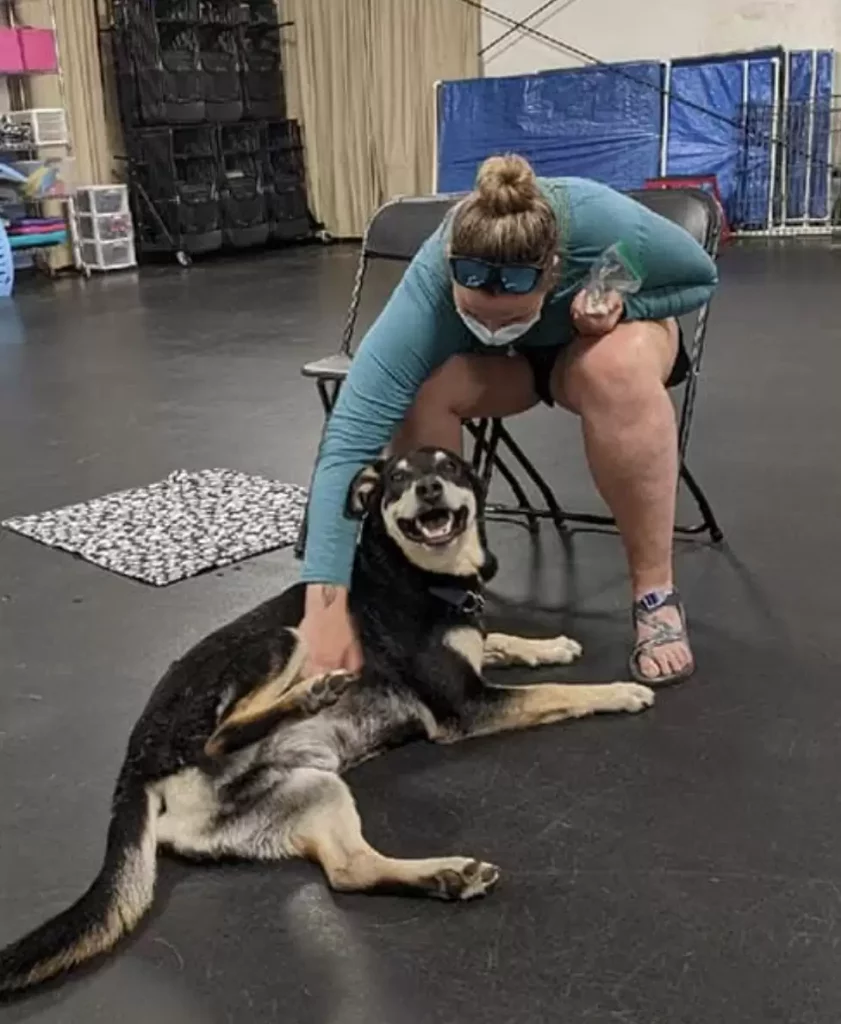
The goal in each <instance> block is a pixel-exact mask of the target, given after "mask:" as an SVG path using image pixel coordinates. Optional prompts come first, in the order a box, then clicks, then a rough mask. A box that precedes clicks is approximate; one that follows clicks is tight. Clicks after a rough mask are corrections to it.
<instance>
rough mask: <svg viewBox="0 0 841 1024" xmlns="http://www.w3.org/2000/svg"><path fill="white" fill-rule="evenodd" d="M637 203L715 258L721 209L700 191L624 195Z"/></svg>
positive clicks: (664, 190)
mask: <svg viewBox="0 0 841 1024" xmlns="http://www.w3.org/2000/svg"><path fill="white" fill-rule="evenodd" d="M627 194H628V195H629V196H630V197H631V198H632V199H636V201H637V202H638V203H641V204H642V205H643V206H645V207H647V208H648V209H649V210H652V211H653V212H654V213H659V214H660V216H661V217H665V218H666V220H671V221H674V223H675V224H679V225H680V226H681V227H682V228H683V229H684V230H685V231H688V232H689V234H690V235H692V237H693V238H694V239H695V241H696V242H699V243H700V244H701V245H703V247H704V248H705V249H706V250H707V252H708V253H709V254H710V255H711V256H713V257H715V255H716V253H717V251H718V240H719V237H720V236H721V208H720V207H719V205H718V202H717V201H716V199H715V197H714V196H712V195H710V193H709V192H705V191H704V190H703V189H701V188H662V189H637V190H635V191H633V192H628V193H627Z"/></svg>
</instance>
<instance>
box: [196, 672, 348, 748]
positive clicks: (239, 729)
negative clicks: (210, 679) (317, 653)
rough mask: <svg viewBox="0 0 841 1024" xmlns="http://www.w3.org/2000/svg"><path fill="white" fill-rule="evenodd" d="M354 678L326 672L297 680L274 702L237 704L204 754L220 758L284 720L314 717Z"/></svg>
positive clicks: (217, 730)
mask: <svg viewBox="0 0 841 1024" xmlns="http://www.w3.org/2000/svg"><path fill="white" fill-rule="evenodd" d="M357 678H358V676H357V675H355V674H354V673H351V672H344V671H341V670H340V671H336V672H326V673H324V674H323V675H317V676H308V677H306V678H304V679H300V680H299V681H298V682H296V683H294V684H293V685H292V686H290V687H289V688H288V689H285V690H284V691H283V693H282V694H281V695H280V696H279V697H277V698H276V699H275V700H267V699H259V700H258V699H254V700H252V701H251V702H250V703H246V704H244V703H243V702H242V701H240V702H239V703H238V704H237V705H236V706H235V707H234V708H233V710H232V711H231V712H230V714H228V715H226V716H225V717H224V718H223V719H222V720H221V721H220V722H219V724H218V725H217V727H216V730H215V732H214V733H213V735H212V736H211V737H210V739H209V740H208V741H207V743H205V746H204V751H205V753H206V754H207V755H208V756H210V757H221V756H223V755H224V754H230V753H232V752H233V751H235V750H240V749H242V748H243V747H247V746H250V745H251V744H252V743H257V742H258V741H259V740H261V739H263V738H264V737H265V736H268V734H269V733H270V732H271V731H272V730H273V729H275V728H276V727H277V726H278V725H280V723H281V722H282V721H283V720H284V719H287V718H301V717H308V716H311V715H316V714H318V712H319V711H321V710H322V709H323V708H326V707H329V706H330V705H331V704H335V703H336V701H337V700H338V699H339V697H341V695H342V694H343V693H344V692H345V690H346V689H347V687H348V686H349V685H350V683H351V682H353V681H354V680H356V679H357Z"/></svg>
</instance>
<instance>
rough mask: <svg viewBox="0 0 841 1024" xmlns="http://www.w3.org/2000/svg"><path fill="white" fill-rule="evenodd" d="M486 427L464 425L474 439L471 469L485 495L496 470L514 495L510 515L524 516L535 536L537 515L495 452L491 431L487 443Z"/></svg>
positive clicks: (495, 441)
mask: <svg viewBox="0 0 841 1024" xmlns="http://www.w3.org/2000/svg"><path fill="white" fill-rule="evenodd" d="M487 425H488V421H487V420H478V421H475V422H474V421H470V420H467V421H465V424H464V426H465V427H466V429H467V431H468V433H470V434H471V435H472V437H473V439H474V440H473V456H472V464H473V468H474V470H475V471H476V473H477V474H478V475H479V477H480V478H481V479H482V481H483V483H484V485H485V493H486V494H487V491H488V485H489V484H490V479H491V476H492V475H493V471H494V470H496V472H498V473H499V475H500V476H501V477H502V478H503V480H504V481H505V482H506V483H507V484H508V486H509V488H510V489H511V493H512V494H513V495H514V500H515V501H516V502H517V508H516V509H512V510H511V511H512V514H514V512H516V513H517V514H522V515H524V516H526V517H527V519H528V528H529V533H531V534H536V533H537V532H538V530H539V529H540V523H539V521H538V517H537V513H536V511H535V510H534V509H533V508H532V507H531V505H530V504H529V499H528V496H527V494H526V492H525V491H524V490H523V485H522V484H521V483H520V481H519V480H518V479H517V477H516V476H515V475H514V473H513V472H512V471H511V469H510V468H509V467H508V466H507V465H506V463H505V462H504V461H503V459H502V458H501V456H500V455H499V453H498V452H497V450H496V449H497V445H498V438H499V435H498V433H496V432H495V431H494V430H493V429H492V431H491V438H490V441H488V439H487V437H486V435H487Z"/></svg>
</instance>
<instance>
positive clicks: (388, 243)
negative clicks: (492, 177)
mask: <svg viewBox="0 0 841 1024" xmlns="http://www.w3.org/2000/svg"><path fill="white" fill-rule="evenodd" d="M463 195H464V193H449V194H443V195H437V196H403V197H400V198H398V199H393V200H392V201H391V202H388V203H386V204H385V206H381V207H380V208H379V210H377V212H376V213H375V214H374V216H373V217H372V218H371V220H370V221H369V222H368V227H367V229H366V231H365V238H364V239H363V242H362V250H363V255H365V256H367V257H369V258H371V259H377V258H379V259H387V260H403V261H404V262H406V263H408V262H410V261H411V260H412V259H414V257H415V255H416V253H417V252H418V250H419V249H420V247H421V246H422V245H423V243H424V242H425V241H426V240H427V238H429V236H430V235H431V234H432V233H433V232H434V231H435V230H436V229H437V228H438V226H439V225H440V223H441V221H442V220H443V219H444V217H445V216H446V214H447V213H449V211H450V210H451V209H452V208H453V206H455V204H456V203H457V202H458V201H459V199H461V198H462V197H463Z"/></svg>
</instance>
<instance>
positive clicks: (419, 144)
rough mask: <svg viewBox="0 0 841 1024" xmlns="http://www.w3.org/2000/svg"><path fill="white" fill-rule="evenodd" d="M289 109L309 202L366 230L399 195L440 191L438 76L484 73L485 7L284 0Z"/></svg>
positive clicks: (336, 225)
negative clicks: (436, 184)
mask: <svg viewBox="0 0 841 1024" xmlns="http://www.w3.org/2000/svg"><path fill="white" fill-rule="evenodd" d="M283 12H284V17H285V18H288V19H289V20H291V21H294V23H295V24H294V26H293V27H292V28H290V29H289V30H287V33H286V36H285V38H286V43H287V45H286V75H287V79H288V80H289V103H290V113H292V114H293V115H294V116H298V117H300V119H301V121H302V122H303V126H304V135H305V143H306V161H307V171H308V183H309V189H310V202H311V205H312V207H313V212H314V214H315V216H316V217H317V218H318V219H319V220H320V221H322V222H323V223H324V225H325V227H326V229H327V230H328V231H329V232H331V233H332V234H334V235H337V236H338V237H343V238H347V237H354V236H359V235H361V234H362V232H363V231H364V229H365V224H366V222H367V220H368V218H369V217H370V215H371V213H373V211H374V210H375V209H376V208H377V206H379V205H380V203H382V202H383V201H385V200H386V199H388V198H390V197H392V196H395V195H420V194H423V193H426V192H430V191H431V190H432V175H433V161H434V156H435V154H434V149H435V142H434V140H435V83H436V82H437V81H440V80H442V79H452V78H470V77H475V76H477V75H478V74H479V58H478V56H477V53H478V50H479V46H480V19H479V11H478V10H477V9H476V8H474V7H470V6H468V5H467V4H463V3H460V2H459V0H286V2H285V3H284V4H283Z"/></svg>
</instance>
